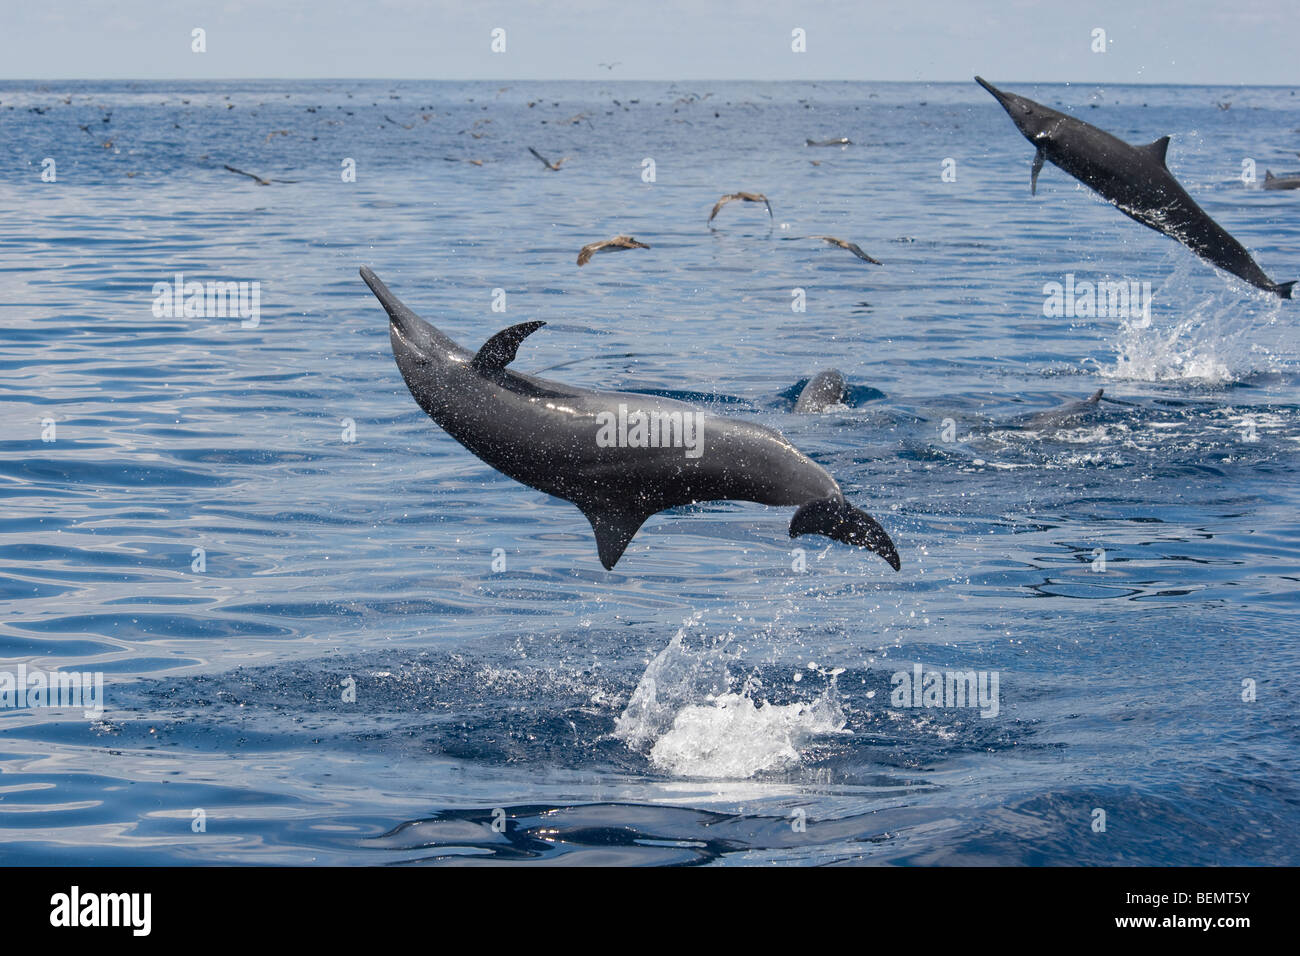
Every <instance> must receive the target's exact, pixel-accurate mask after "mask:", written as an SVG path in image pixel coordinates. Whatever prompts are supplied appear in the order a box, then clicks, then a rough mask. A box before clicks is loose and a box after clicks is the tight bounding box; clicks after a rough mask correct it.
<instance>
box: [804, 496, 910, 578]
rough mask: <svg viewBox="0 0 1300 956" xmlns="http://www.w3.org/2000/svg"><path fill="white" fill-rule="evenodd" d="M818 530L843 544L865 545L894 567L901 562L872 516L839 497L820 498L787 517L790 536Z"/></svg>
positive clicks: (813, 532)
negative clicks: (789, 518) (789, 517)
mask: <svg viewBox="0 0 1300 956" xmlns="http://www.w3.org/2000/svg"><path fill="white" fill-rule="evenodd" d="M803 534H821V535H825V536H826V537H828V538H833V539H834V540H836V541H843V542H844V543H845V544H852V545H856V546H857V547H859V548H867V549H869V550H871V551H874V552H875V553H876V554H878V555H880V556H881V557H882V558H884V559H885V560H886V561H888V562H889V566H890V567H891V568H893V569H894V570H895V571H897V570H898V569H899V567H900V566H901V562H900V561H899V560H898V551H896V550H895V549H894V542H893V541H891V540H890V539H889V535H888V534H887V533H886V532H885V529H884V528H882V527H881V526H880V524H879V523H878V522H877V521H876V519H875V518H873V517H871V515H869V514H867V513H866V512H865V511H859V510H858V509H857V508H855V507H853V505H851V504H849V503H848V502H847V501H845V500H844V499H843V498H823V499H821V500H819V501H810V502H808V503H807V504H806V505H803V506H801V507H800V508H799V510H798V511H796V512H795V513H794V517H793V518H792V519H791V520H790V537H792V538H797V537H799V536H800V535H803Z"/></svg>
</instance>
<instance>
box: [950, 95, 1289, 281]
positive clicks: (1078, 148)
mask: <svg viewBox="0 0 1300 956" xmlns="http://www.w3.org/2000/svg"><path fill="white" fill-rule="evenodd" d="M975 82H976V83H978V84H979V85H980V86H982V87H984V89H986V90H988V91H989V92H990V93H992V94H993V96H994V98H995V99H996V100H997V101H998V102H999V103H1001V104H1002V108H1003V109H1004V110H1006V111H1007V114H1008V115H1009V116H1010V117H1011V119H1012V120H1013V121H1014V122H1015V124H1016V126H1017V127H1018V128H1019V130H1020V132H1021V133H1023V134H1024V136H1025V139H1027V140H1029V142H1031V143H1033V144H1034V146H1036V147H1037V148H1038V152H1037V153H1035V154H1034V165H1033V169H1032V172H1031V174H1030V177H1029V188H1030V192H1034V193H1036V192H1037V191H1038V173H1039V171H1040V170H1041V169H1042V168H1043V161H1044V160H1051V162H1052V163H1053V164H1054V165H1056V166H1059V167H1060V168H1061V169H1063V170H1065V171H1066V172H1067V173H1069V174H1070V175H1071V176H1073V177H1074V178H1075V179H1077V180H1079V181H1080V182H1081V183H1083V184H1084V185H1085V186H1088V187H1089V188H1091V189H1092V190H1093V191H1095V192H1096V193H1098V194H1099V195H1100V196H1101V197H1102V198H1103V199H1106V200H1108V201H1109V202H1111V203H1112V204H1113V205H1115V206H1116V207H1117V208H1118V209H1119V211H1120V212H1122V213H1124V215H1126V216H1128V217H1129V218H1130V219H1135V220H1137V221H1138V222H1140V223H1142V225H1144V226H1148V227H1150V228H1151V229H1154V230H1156V232H1160V233H1164V234H1165V235H1166V236H1169V237H1170V238H1171V239H1177V240H1178V241H1179V242H1181V243H1182V244H1183V245H1185V246H1186V247H1187V248H1188V249H1191V250H1192V252H1194V253H1196V254H1197V255H1198V256H1200V257H1201V258H1202V259H1204V260H1205V261H1206V262H1209V263H1211V264H1212V265H1215V266H1218V267H1219V268H1220V269H1223V270H1224V271H1226V272H1231V273H1232V274H1233V275H1235V276H1236V277H1237V278H1239V279H1244V280H1245V281H1246V282H1249V283H1250V284H1251V285H1253V286H1255V287H1256V288H1258V289H1263V290H1265V291H1266V292H1272V293H1274V294H1276V295H1278V296H1281V297H1282V298H1283V299H1289V298H1291V287H1292V286H1293V285H1295V282H1294V281H1292V282H1274V281H1273V280H1272V279H1270V278H1269V277H1268V276H1266V275H1265V274H1264V270H1263V269H1261V268H1260V267H1259V265H1258V264H1257V263H1256V262H1255V260H1254V259H1252V258H1251V256H1250V253H1249V252H1247V251H1246V248H1245V246H1243V245H1242V244H1241V243H1240V242H1238V241H1237V240H1236V239H1234V238H1232V236H1230V235H1229V234H1228V232H1227V230H1226V229H1224V228H1223V227H1222V226H1220V225H1219V224H1218V223H1217V222H1215V221H1214V220H1213V219H1211V218H1210V216H1209V214H1207V213H1206V212H1205V210H1204V209H1202V208H1201V207H1200V206H1198V205H1197V204H1196V201H1195V200H1194V199H1192V197H1191V196H1189V195H1188V194H1187V190H1185V189H1184V188H1183V187H1182V185H1181V184H1179V182H1178V180H1176V179H1175V178H1174V174H1173V173H1171V172H1170V171H1169V167H1168V166H1166V165H1165V153H1166V152H1167V151H1168V149H1169V137H1168V136H1162V137H1160V138H1159V139H1158V140H1156V141H1155V142H1154V143H1148V144H1147V145H1146V146H1131V145H1129V144H1128V143H1126V142H1124V141H1123V140H1121V139H1117V138H1116V137H1114V136H1112V135H1110V133H1107V132H1106V131H1105V130H1101V129H1098V128H1097V127H1095V126H1093V125H1091V124H1090V123H1085V122H1083V121H1082V120H1077V119H1075V118H1074V117H1073V116H1067V115H1066V114H1065V113H1059V112H1057V111H1056V110H1054V109H1052V108H1051V107H1048V106H1044V105H1043V104H1042V103H1035V102H1034V101H1033V100H1031V99H1026V98H1025V97H1023V96H1017V95H1016V94H1014V93H1004V92H1002V91H1001V90H999V89H998V88H997V87H995V86H994V85H993V84H992V83H989V82H987V81H986V80H984V79H983V78H982V77H978V76H977V77H975Z"/></svg>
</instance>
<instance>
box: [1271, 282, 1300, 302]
mask: <svg viewBox="0 0 1300 956" xmlns="http://www.w3.org/2000/svg"><path fill="white" fill-rule="evenodd" d="M1296 281H1297V280H1296V279H1292V280H1291V281H1290V282H1279V283H1278V284H1277V288H1276V289H1274V290H1273V291H1275V292H1276V293H1277V294H1278V295H1280V296H1281V297H1282V298H1284V299H1289V298H1291V287H1292V286H1293V285H1295V284H1296Z"/></svg>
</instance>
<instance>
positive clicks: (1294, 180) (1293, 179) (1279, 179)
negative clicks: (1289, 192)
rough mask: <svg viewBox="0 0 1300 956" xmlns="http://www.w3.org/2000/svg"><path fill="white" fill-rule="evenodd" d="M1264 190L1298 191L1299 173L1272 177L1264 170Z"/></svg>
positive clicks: (1299, 184) (1299, 186)
mask: <svg viewBox="0 0 1300 956" xmlns="http://www.w3.org/2000/svg"><path fill="white" fill-rule="evenodd" d="M1264 188H1265V189H1300V173H1283V174H1282V175H1281V176H1274V175H1273V174H1272V173H1271V172H1270V171H1269V170H1267V169H1266V170H1264Z"/></svg>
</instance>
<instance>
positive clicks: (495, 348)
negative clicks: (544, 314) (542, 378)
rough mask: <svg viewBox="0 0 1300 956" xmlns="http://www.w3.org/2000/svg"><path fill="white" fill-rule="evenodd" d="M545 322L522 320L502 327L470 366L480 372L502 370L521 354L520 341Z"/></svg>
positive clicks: (485, 343)
mask: <svg viewBox="0 0 1300 956" xmlns="http://www.w3.org/2000/svg"><path fill="white" fill-rule="evenodd" d="M545 324H546V323H545V322H520V323H519V324H518V325H512V326H510V328H508V329H502V330H501V331H500V332H498V333H497V334H496V335H494V336H492V338H490V339H488V340H487V341H486V342H484V343H483V347H482V348H480V349H479V350H478V353H477V354H476V355H475V356H474V358H473V360H472V361H471V362H470V363H469V364H470V366H471V367H472V368H473V369H474V370H475V371H476V372H478V373H479V374H488V373H494V372H501V371H504V370H505V367H506V366H507V365H509V364H510V363H511V362H513V361H514V360H515V356H516V355H517V354H519V343H521V342H523V340H524V339H526V338H528V336H530V335H532V334H533V333H534V332H536V331H537V330H538V329H540V328H541V327H542V326H543V325H545Z"/></svg>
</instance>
